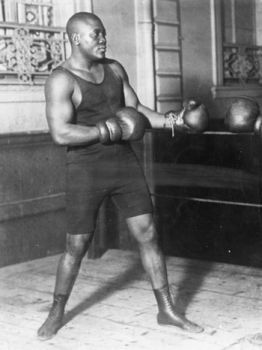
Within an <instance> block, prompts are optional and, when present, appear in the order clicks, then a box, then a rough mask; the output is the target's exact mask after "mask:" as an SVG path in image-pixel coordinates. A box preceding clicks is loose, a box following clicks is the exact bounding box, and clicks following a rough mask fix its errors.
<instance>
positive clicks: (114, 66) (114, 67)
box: [104, 58, 123, 79]
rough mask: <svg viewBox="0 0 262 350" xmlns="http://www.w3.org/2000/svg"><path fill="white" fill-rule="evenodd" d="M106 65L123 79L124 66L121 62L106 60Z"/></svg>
mask: <svg viewBox="0 0 262 350" xmlns="http://www.w3.org/2000/svg"><path fill="white" fill-rule="evenodd" d="M104 64H106V65H108V66H109V67H110V68H111V69H112V70H113V72H114V73H115V74H116V75H117V76H118V77H119V78H121V79H122V78H123V66H122V65H121V63H120V62H119V61H117V60H115V59H112V58H105V60H104Z"/></svg>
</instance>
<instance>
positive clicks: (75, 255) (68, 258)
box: [37, 234, 93, 340]
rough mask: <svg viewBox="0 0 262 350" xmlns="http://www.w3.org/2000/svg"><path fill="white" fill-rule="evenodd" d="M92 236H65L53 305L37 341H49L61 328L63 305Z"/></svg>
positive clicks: (39, 331)
mask: <svg viewBox="0 0 262 350" xmlns="http://www.w3.org/2000/svg"><path fill="white" fill-rule="evenodd" d="M92 236H93V234H83V235H69V234H68V235H67V238H66V250H65V252H64V254H63V255H62V256H61V258H60V261H59V264H58V268H57V273H56V284H55V291H54V301H53V305H52V307H51V310H50V312H49V315H48V317H47V319H46V321H45V322H44V323H43V325H42V326H41V327H40V328H39V330H38V332H37V334H38V337H39V339H42V340H47V339H50V338H51V337H52V336H54V335H55V334H56V332H57V331H58V329H59V328H60V327H61V325H62V320H63V315H64V309H65V304H66V302H67V300H68V298H69V295H70V292H71V290H72V288H73V285H74V282H75V280H76V277H77V275H78V271H79V268H80V265H81V261H82V258H83V256H84V255H85V253H86V252H87V249H88V246H89V244H90V241H91V239H92Z"/></svg>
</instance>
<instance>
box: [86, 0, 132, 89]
mask: <svg viewBox="0 0 262 350" xmlns="http://www.w3.org/2000/svg"><path fill="white" fill-rule="evenodd" d="M134 11H135V9H134V1H128V0H124V1H123V0H122V1H119V0H110V1H108V0H94V1H93V12H94V13H95V14H97V15H98V16H99V17H100V18H101V19H102V21H103V23H104V25H105V28H106V31H107V40H108V43H107V57H110V58H114V59H116V60H118V61H119V62H120V63H121V64H122V65H123V66H124V68H125V69H126V71H127V74H128V76H129V79H130V82H131V84H132V86H133V87H134V88H135V89H136V86H137V80H136V59H137V58H136V38H135V12H134Z"/></svg>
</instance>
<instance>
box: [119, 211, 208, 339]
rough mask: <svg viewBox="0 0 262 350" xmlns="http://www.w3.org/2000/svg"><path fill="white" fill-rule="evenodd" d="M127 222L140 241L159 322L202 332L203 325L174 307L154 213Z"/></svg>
mask: <svg viewBox="0 0 262 350" xmlns="http://www.w3.org/2000/svg"><path fill="white" fill-rule="evenodd" d="M126 222H127V225H128V228H129V231H130V233H131V234H132V236H133V237H134V238H135V239H136V241H137V243H138V247H139V251H140V255H141V259H142V264H143V266H144V269H145V271H146V272H147V273H148V275H149V278H150V280H151V284H152V287H153V291H154V294H155V297H156V300H157V304H158V308H159V313H158V317H157V319H158V323H159V324H165V325H173V326H177V327H180V328H183V329H185V330H188V331H190V332H196V333H198V332H202V331H203V328H202V327H200V326H198V325H196V324H195V323H193V322H190V321H189V320H187V319H186V318H185V317H184V316H182V315H179V314H178V313H177V312H176V311H175V309H174V306H173V304H172V301H171V296H170V291H169V287H168V278H167V271H166V263H165V259H164V256H163V254H162V251H161V249H160V247H159V244H158V238H157V233H156V229H155V224H154V222H153V217H152V215H151V214H144V215H139V216H135V217H131V218H128V219H127V220H126Z"/></svg>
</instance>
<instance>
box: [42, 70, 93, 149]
mask: <svg viewBox="0 0 262 350" xmlns="http://www.w3.org/2000/svg"><path fill="white" fill-rule="evenodd" d="M73 94H74V81H73V78H71V77H69V76H67V75H66V74H64V73H63V72H54V73H52V74H51V76H50V77H49V78H48V79H47V82H46V85H45V98H46V118H47V122H48V126H49V129H50V133H51V135H52V138H53V140H54V141H55V143H57V144H58V145H61V146H66V145H84V144H86V145H88V144H91V143H95V142H98V141H99V131H98V129H97V127H95V126H94V127H88V126H81V125H76V124H73V123H72V122H73V118H74V104H73V100H72V98H73Z"/></svg>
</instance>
